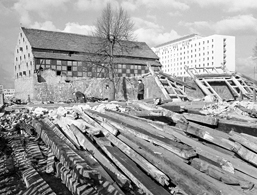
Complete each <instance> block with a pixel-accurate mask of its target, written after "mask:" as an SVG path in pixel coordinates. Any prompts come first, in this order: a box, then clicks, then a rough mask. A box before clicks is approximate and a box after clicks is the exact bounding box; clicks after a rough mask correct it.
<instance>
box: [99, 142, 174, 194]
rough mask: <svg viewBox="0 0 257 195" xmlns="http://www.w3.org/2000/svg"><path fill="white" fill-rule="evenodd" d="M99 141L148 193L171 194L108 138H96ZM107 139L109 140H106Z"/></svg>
mask: <svg viewBox="0 0 257 195" xmlns="http://www.w3.org/2000/svg"><path fill="white" fill-rule="evenodd" d="M96 141H97V143H98V144H99V146H100V147H101V148H102V149H103V151H104V152H105V153H106V154H107V155H108V156H109V158H111V159H112V161H113V162H114V163H115V164H116V165H117V166H118V167H119V168H120V169H121V170H122V171H123V172H124V173H125V174H126V175H127V176H128V177H129V178H130V179H131V180H132V181H133V182H134V183H135V184H136V185H137V186H138V187H139V188H141V189H142V190H144V192H145V193H146V194H149V195H157V194H163V195H165V194H167V195H168V194H169V193H168V192H167V191H166V190H164V189H163V188H162V187H161V186H159V185H157V184H156V183H155V182H154V181H153V180H151V179H150V177H148V176H147V175H146V174H145V173H144V172H142V171H141V170H140V169H139V168H138V167H137V165H136V164H135V163H134V162H133V161H132V160H131V159H130V158H128V157H127V156H126V155H125V154H124V153H122V152H121V151H120V150H119V149H118V148H117V147H112V146H110V145H108V144H106V143H107V142H108V140H106V138H101V139H100V138H96ZM106 141H107V142H106Z"/></svg>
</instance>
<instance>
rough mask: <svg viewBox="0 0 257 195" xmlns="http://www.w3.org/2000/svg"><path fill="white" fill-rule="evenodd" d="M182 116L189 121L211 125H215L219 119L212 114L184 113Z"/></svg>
mask: <svg viewBox="0 0 257 195" xmlns="http://www.w3.org/2000/svg"><path fill="white" fill-rule="evenodd" d="M183 116H184V117H185V118H186V119H187V120H189V121H193V122H197V123H202V124H207V125H211V126H217V124H218V121H219V119H218V118H215V117H212V116H204V115H199V114H189V113H184V114H183Z"/></svg>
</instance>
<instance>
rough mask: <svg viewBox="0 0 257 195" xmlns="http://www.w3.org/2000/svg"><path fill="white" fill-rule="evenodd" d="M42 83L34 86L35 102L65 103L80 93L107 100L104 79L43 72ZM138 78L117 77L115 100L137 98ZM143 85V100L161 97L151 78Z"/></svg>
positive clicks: (106, 80) (144, 80)
mask: <svg viewBox="0 0 257 195" xmlns="http://www.w3.org/2000/svg"><path fill="white" fill-rule="evenodd" d="M41 76H42V80H43V81H44V82H41V83H38V82H36V83H35V85H34V96H33V97H34V100H36V101H54V102H59V101H67V100H69V99H72V98H73V97H72V92H74V91H81V92H83V93H84V94H85V95H86V96H87V97H97V98H108V93H109V92H108V89H106V85H109V80H108V79H104V78H67V77H62V76H56V74H55V72H54V71H51V70H45V71H43V72H42V74H41ZM138 79H139V77H130V78H127V77H118V78H116V79H115V87H116V99H117V100H132V99H136V98H137V88H138ZM142 80H143V83H144V84H145V98H151V97H163V95H162V93H161V91H160V89H159V88H158V86H157V85H156V83H155V81H154V79H153V78H152V77H147V78H144V79H142ZM67 81H69V82H67Z"/></svg>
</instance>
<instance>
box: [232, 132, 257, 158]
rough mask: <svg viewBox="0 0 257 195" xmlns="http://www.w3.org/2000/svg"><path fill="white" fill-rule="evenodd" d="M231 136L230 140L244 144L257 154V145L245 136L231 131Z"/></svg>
mask: <svg viewBox="0 0 257 195" xmlns="http://www.w3.org/2000/svg"><path fill="white" fill-rule="evenodd" d="M229 135H230V139H232V140H234V141H236V142H238V143H240V144H242V145H243V146H245V147H247V148H249V149H251V150H252V151H254V152H255V153H257V143H255V142H252V141H251V140H250V139H249V138H245V137H244V136H243V135H241V134H239V133H236V132H234V131H230V132H229Z"/></svg>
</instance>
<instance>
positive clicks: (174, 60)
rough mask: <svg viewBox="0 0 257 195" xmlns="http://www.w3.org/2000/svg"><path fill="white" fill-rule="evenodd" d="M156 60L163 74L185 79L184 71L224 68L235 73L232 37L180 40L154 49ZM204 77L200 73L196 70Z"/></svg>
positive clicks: (186, 37)
mask: <svg viewBox="0 0 257 195" xmlns="http://www.w3.org/2000/svg"><path fill="white" fill-rule="evenodd" d="M153 51H154V52H155V53H156V54H157V55H158V56H159V58H160V62H161V64H162V70H163V72H165V73H168V74H171V75H174V76H179V77H183V76H188V74H187V72H186V71H185V69H184V67H185V66H188V67H196V68H198V67H220V66H224V65H225V66H226V68H227V69H228V70H229V71H235V37H233V36H224V35H212V36H208V37H201V36H199V35H197V34H192V35H188V36H184V37H181V38H179V39H175V40H172V41H169V42H167V43H163V44H161V45H158V46H156V47H155V48H153ZM199 71H200V72H199V73H203V70H199Z"/></svg>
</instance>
